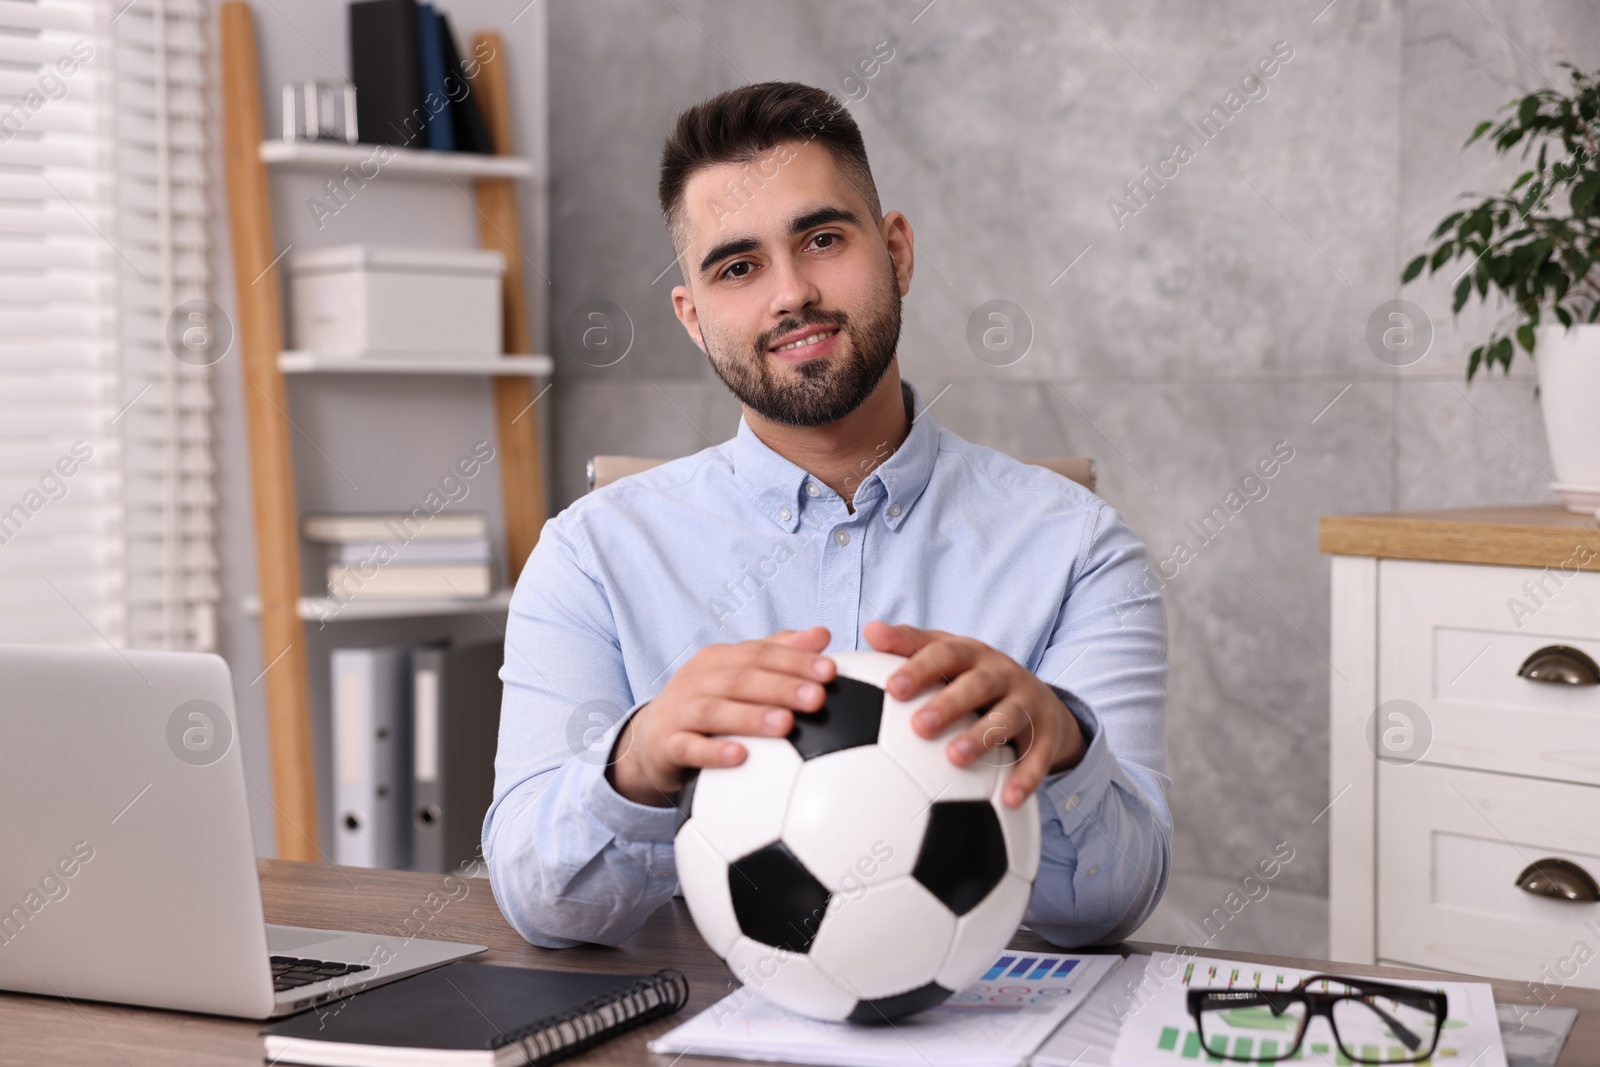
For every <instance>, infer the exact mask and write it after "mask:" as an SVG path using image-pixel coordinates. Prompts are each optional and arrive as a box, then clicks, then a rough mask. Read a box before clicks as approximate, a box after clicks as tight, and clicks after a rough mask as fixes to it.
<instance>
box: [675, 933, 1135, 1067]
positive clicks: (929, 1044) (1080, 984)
mask: <svg viewBox="0 0 1600 1067" xmlns="http://www.w3.org/2000/svg"><path fill="white" fill-rule="evenodd" d="M1121 962H1122V961H1121V957H1119V956H1114V955H1107V956H1084V955H1043V954H1039V953H1019V952H1007V953H1005V954H1004V955H1002V956H1001V957H1000V958H999V959H997V960H996V961H995V964H994V966H993V967H991V968H990V969H989V971H988V973H987V974H985V975H984V976H983V977H982V978H981V979H979V980H978V981H977V982H975V983H973V984H972V985H971V986H969V987H967V988H966V989H964V990H962V991H961V992H960V993H957V994H956V995H955V996H953V997H951V998H950V999H949V1000H947V1001H945V1003H943V1004H941V1005H940V1006H939V1007H937V1008H933V1009H931V1010H929V1011H925V1012H920V1013H918V1014H916V1015H911V1016H908V1017H906V1018H904V1019H897V1020H896V1021H895V1022H894V1023H892V1024H890V1025H886V1026H858V1025H854V1024H851V1023H825V1022H818V1021H817V1020H815V1019H808V1018H805V1017H804V1016H801V1015H795V1014H793V1013H792V1012H788V1011H785V1010H784V1009H783V1008H780V1007H778V1006H776V1005H775V1004H772V1003H770V1002H768V1001H766V1000H763V999H762V998H761V996H760V995H759V994H757V993H755V992H753V991H751V990H749V989H740V990H739V991H737V992H735V993H733V994H732V995H731V996H728V997H725V998H724V999H722V1000H721V1001H719V1002H717V1003H716V1004H713V1005H712V1006H711V1007H710V1008H708V1009H707V1010H706V1011H703V1012H701V1013H700V1014H699V1015H697V1016H695V1017H694V1018H693V1019H691V1020H689V1021H688V1022H687V1023H684V1024H683V1025H682V1026H680V1027H678V1028H677V1029H675V1030H672V1031H670V1032H669V1033H667V1034H665V1035H663V1036H662V1037H660V1038H657V1039H656V1040H654V1041H652V1042H650V1051H651V1052H658V1053H663V1054H667V1055H678V1054H682V1053H693V1054H695V1055H700V1056H732V1057H735V1058H737V1059H747V1060H780V1061H785V1062H793V1063H818V1064H828V1065H838V1067H900V1065H906V1067H1015V1065H1017V1064H1021V1063H1023V1062H1024V1061H1025V1060H1026V1059H1027V1058H1028V1056H1029V1055H1030V1054H1031V1053H1032V1052H1033V1051H1034V1049H1036V1048H1038V1047H1039V1044H1040V1043H1041V1042H1042V1041H1044V1039H1045V1038H1046V1037H1048V1036H1049V1034H1050V1032H1051V1031H1052V1030H1054V1029H1055V1028H1056V1027H1057V1026H1059V1025H1060V1023H1061V1020H1062V1019H1064V1018H1066V1017H1067V1016H1068V1015H1070V1014H1071V1013H1072V1012H1073V1010H1074V1009H1076V1008H1077V1007H1078V1006H1079V1005H1080V1004H1082V1003H1083V1002H1084V1000H1085V999H1086V998H1087V997H1088V995H1089V993H1090V991H1092V990H1093V989H1094V987H1095V986H1096V985H1098V984H1099V983H1100V982H1101V980H1102V979H1104V978H1105V977H1106V975H1108V974H1110V973H1111V971H1112V969H1113V968H1114V967H1115V966H1116V965H1117V964H1119V963H1121Z"/></svg>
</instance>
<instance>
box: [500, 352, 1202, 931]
mask: <svg viewBox="0 0 1600 1067" xmlns="http://www.w3.org/2000/svg"><path fill="white" fill-rule="evenodd" d="M901 386H902V393H903V394H904V396H905V398H906V403H907V410H908V411H910V412H915V417H914V419H913V422H912V424H911V431H910V434H909V435H908V436H907V437H906V440H905V441H904V442H903V443H902V444H901V445H900V447H899V448H898V449H895V450H894V451H893V453H892V454H890V453H889V446H888V443H887V442H885V444H884V447H883V448H882V449H881V455H882V456H886V457H887V458H883V459H882V462H881V463H879V464H878V466H876V467H871V462H872V461H869V462H868V463H867V464H866V466H867V467H869V468H870V469H868V470H864V471H863V473H862V476H861V478H860V479H859V484H858V485H857V486H856V488H855V493H854V497H853V501H854V505H855V511H854V513H853V514H852V513H851V512H850V511H849V510H847V508H846V506H845V501H844V499H843V498H841V497H840V496H839V495H838V494H837V493H835V492H834V491H833V490H832V489H829V488H828V487H827V486H826V485H823V484H822V483H821V482H819V481H816V480H815V479H813V478H812V477H811V476H810V475H809V474H808V473H807V472H806V471H805V470H803V469H802V468H800V467H798V466H796V465H795V464H793V463H791V462H790V461H789V460H787V459H785V458H783V457H782V456H780V455H779V454H778V453H776V452H774V451H773V450H772V449H771V448H769V447H767V445H765V444H764V443H762V441H761V439H760V438H758V437H757V436H756V435H755V433H754V432H753V431H752V430H751V429H750V427H749V425H748V424H747V423H746V422H745V420H744V419H743V418H742V417H741V419H740V420H739V430H738V433H737V434H736V435H735V436H734V437H733V438H732V439H731V440H729V441H726V442H724V443H722V444H720V445H717V446H715V447H711V448H706V449H703V450H702V451H700V452H697V453H695V454H694V455H692V456H686V457H684V458H682V459H678V460H673V461H671V462H668V463H664V464H662V465H661V466H658V467H655V468H653V469H651V470H649V471H646V472H644V473H642V474H636V475H633V476H631V477H628V478H623V479H621V480H619V481H617V482H615V483H613V484H611V485H609V486H606V487H604V488H602V489H599V490H597V491H595V492H592V493H590V494H588V495H587V496H585V497H583V498H582V499H580V500H578V501H576V502H575V503H573V504H572V505H571V506H570V507H568V508H567V509H566V510H564V511H562V512H561V514H559V515H557V516H556V517H555V518H553V519H551V520H550V521H548V522H547V523H545V526H544V529H543V532H542V533H541V534H540V537H539V542H538V545H537V546H536V547H535V548H534V550H533V553H532V554H531V555H530V556H529V558H528V561H527V564H526V566H525V567H524V568H523V571H522V575H521V577H520V578H519V579H518V581H517V586H516V590H515V592H514V593H513V595H512V598H511V609H510V616H509V619H508V621H507V626H506V660H505V665H504V666H503V667H502V668H501V670H500V678H501V680H502V681H503V682H504V683H505V697H504V702H503V705H502V709H501V716H500V747H499V752H498V754H497V755H496V757H495V782H494V802H493V804H492V806H491V807H490V809H489V812H488V815H487V817H486V818H485V819H484V828H483V847H484V856H485V858H486V859H487V861H488V866H489V876H490V879H491V882H492V885H493V888H494V895H495V899H496V900H497V901H499V904H500V909H501V911H503V912H504V913H505V916H506V918H507V920H508V921H510V923H511V925H512V926H514V927H515V928H516V929H517V931H518V932H520V933H521V934H522V936H523V937H525V938H527V939H528V940H529V941H531V942H533V943H534V944H536V945H545V946H550V947H566V946H570V945H575V944H580V943H583V942H598V943H601V944H608V945H614V944H617V943H619V942H621V941H623V940H624V939H626V938H627V937H628V936H629V935H631V934H632V933H634V931H636V930H638V929H639V927H640V926H641V925H642V924H643V923H644V921H645V920H646V919H647V918H648V917H649V916H650V913H651V912H653V911H655V910H656V908H658V907H660V906H661V905H662V904H663V903H665V902H666V901H667V900H668V899H669V898H670V897H671V896H672V894H673V891H674V890H675V889H676V888H677V882H678V880H677V873H676V869H675V867H674V864H673V848H672V838H673V832H674V829H675V824H676V819H677V812H676V811H675V810H674V809H672V808H656V807H648V806H645V805H641V804H637V803H634V802H633V801H630V800H628V799H626V798H625V797H623V796H621V795H620V794H619V793H617V791H616V790H615V789H614V788H613V787H612V786H611V784H610V783H609V782H608V780H607V779H606V776H605V760H606V759H607V758H608V757H609V753H610V751H611V743H612V740H613V739H614V738H615V736H616V735H617V733H618V731H619V730H620V728H621V725H622V723H623V722H624V721H625V720H626V717H627V716H628V715H631V714H632V713H633V712H634V711H635V710H637V709H638V708H639V707H640V706H641V705H643V704H644V703H646V702H647V701H649V700H650V699H651V698H652V697H654V696H655V695H656V694H657V693H658V692H659V691H660V690H661V688H662V686H664V685H665V684H666V682H667V680H668V679H669V678H670V677H671V676H672V673H673V672H674V671H675V670H677V669H678V668H679V667H681V666H682V665H683V664H684V663H685V662H686V661H688V660H689V659H690V658H691V657H692V656H693V655H694V653H695V652H696V651H697V650H698V649H700V648H702V647H704V646H706V645H710V644H731V643H735V642H739V641H747V640H752V639H755V638H764V637H768V636H770V635H771V634H773V633H774V632H776V631H778V630H784V629H794V630H803V629H806V628H807V627H810V626H814V625H817V624H819V623H820V624H821V625H823V626H826V627H827V628H828V630H829V632H830V635H831V638H832V640H831V643H830V644H829V646H828V649H827V651H828V652H840V651H846V650H852V649H869V648H870V647H871V646H870V645H869V644H868V643H867V641H866V639H865V638H864V637H862V633H861V631H862V627H863V626H865V625H866V623H868V622H871V621H872V620H874V619H883V620H886V621H889V622H893V623H900V624H908V625H911V626H917V627H924V628H930V629H938V630H946V631H949V632H951V633H956V634H962V635H965V636H969V637H974V638H977V639H978V640H980V641H982V642H984V643H985V644H988V645H990V646H992V647H993V648H996V649H998V650H1000V651H1001V652H1004V653H1005V654H1006V655H1008V656H1010V657H1011V658H1012V659H1014V660H1016V661H1017V662H1018V663H1020V664H1022V665H1023V666H1025V667H1026V668H1028V669H1029V670H1030V671H1032V672H1034V674H1036V675H1037V676H1038V677H1039V678H1041V679H1043V680H1044V681H1045V682H1047V683H1049V684H1050V685H1051V686H1052V688H1053V689H1054V690H1055V692H1056V693H1057V695H1058V696H1060V697H1061V698H1062V700H1063V701H1064V702H1065V703H1066V705H1067V707H1069V708H1070V709H1071V711H1072V713H1073V714H1074V715H1075V716H1076V717H1077V719H1078V722H1079V723H1080V724H1081V726H1082V727H1083V730H1084V734H1085V736H1086V737H1088V738H1089V739H1090V740H1089V745H1088V752H1087V754H1086V755H1085V756H1084V758H1083V760H1082V762H1080V763H1079V764H1078V765H1077V766H1076V767H1074V768H1072V769H1071V770H1068V771H1064V772H1062V773H1060V774H1055V775H1051V776H1050V777H1048V778H1046V779H1045V782H1044V785H1043V787H1042V788H1041V790H1040V794H1039V799H1040V804H1039V817H1040V821H1041V824H1042V826H1041V829H1042V842H1043V854H1042V857H1041V861H1040V865H1039V873H1038V877H1037V879H1036V881H1035V883H1034V889H1033V898H1032V900H1031V901H1030V902H1029V905H1028V911H1027V915H1026V917H1025V918H1024V922H1025V923H1026V924H1027V925H1028V926H1030V927H1031V928H1033V929H1034V930H1036V931H1038V932H1039V933H1040V934H1042V935H1043V936H1045V937H1047V938H1049V939H1050V940H1051V941H1052V942H1054V943H1056V944H1058V945H1063V946H1072V945H1085V944H1093V943H1097V942H1106V941H1115V940H1120V939H1121V938H1123V937H1126V936H1127V935H1128V934H1130V933H1132V932H1133V930H1135V929H1136V928H1137V927H1138V926H1139V924H1140V923H1142V922H1143V921H1144V920H1145V918H1146V917H1148V916H1149V914H1150V912H1151V911H1152V910H1153V909H1154V908H1155V905H1156V902H1157V901H1158V900H1159V899H1160V897H1161V893H1162V891H1163V890H1164V889H1165V887H1166V883H1167V874H1168V863H1169V860H1170V856H1171V842H1172V815H1171V812H1170V811H1169V810H1168V807H1167V801H1166V791H1167V787H1168V785H1169V784H1170V783H1171V779H1169V778H1168V777H1167V775H1166V773H1165V771H1166V729H1165V721H1166V678H1167V630H1166V615H1165V612H1164V609H1163V607H1162V603H1161V597H1160V593H1159V586H1158V585H1157V583H1155V581H1154V580H1153V578H1152V577H1151V575H1150V573H1149V565H1148V562H1147V557H1146V554H1145V547H1144V544H1143V543H1142V542H1141V541H1140V540H1139V538H1138V537H1137V536H1136V535H1135V534H1134V533H1133V532H1132V531H1131V530H1129V529H1128V527H1127V526H1126V525H1125V524H1124V523H1123V521H1122V519H1121V517H1120V516H1118V514H1117V513H1116V511H1114V510H1113V509H1112V508H1111V507H1110V506H1109V505H1107V504H1106V503H1105V501H1103V500H1101V499H1100V498H1099V497H1097V496H1095V495H1094V494H1093V493H1091V492H1090V491H1089V490H1087V489H1085V488H1083V487H1082V486H1080V485H1078V484H1077V483H1075V482H1072V481H1070V480H1068V479H1066V478H1064V477H1062V476H1061V475H1059V474H1055V473H1053V472H1051V471H1049V470H1046V469H1045V468H1043V467H1037V466H1032V465H1029V464H1025V463H1022V462H1019V461H1018V460H1015V459H1012V458H1011V457H1009V456H1007V455H1005V454H1004V453H1001V452H996V451H994V450H993V449H989V448H983V447H980V446H978V445H974V444H972V443H970V442H968V441H965V440H963V439H961V438H960V437H957V436H956V435H955V434H953V433H951V432H950V431H949V430H946V429H943V428H942V427H940V426H938V425H937V424H936V423H935V422H934V421H933V419H932V418H931V417H929V416H928V415H926V414H925V413H924V412H923V402H922V399H921V396H920V394H919V393H918V392H917V390H916V389H915V388H914V387H912V386H911V384H910V383H909V382H904V381H902V383H901Z"/></svg>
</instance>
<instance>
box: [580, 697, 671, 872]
mask: <svg viewBox="0 0 1600 1067" xmlns="http://www.w3.org/2000/svg"><path fill="white" fill-rule="evenodd" d="M645 703H646V701H640V702H639V703H638V704H635V705H634V706H633V707H631V708H629V709H628V712H627V714H625V715H623V716H622V718H620V719H618V720H617V721H616V723H615V724H614V725H613V726H612V727H611V729H610V730H608V731H607V732H606V735H605V737H604V738H603V739H602V741H601V743H599V744H596V745H595V746H594V747H593V748H588V749H585V750H584V751H583V752H580V753H579V754H578V759H579V760H580V762H581V763H582V767H581V768H580V769H579V771H578V775H579V781H580V787H579V795H580V796H581V797H582V798H583V806H584V810H585V811H587V812H588V813H589V814H591V815H592V816H593V817H594V818H596V819H598V820H599V821H600V824H601V825H602V826H604V827H605V828H606V829H607V830H610V831H611V833H612V834H613V835H614V836H615V837H616V838H617V839H618V840H621V841H650V842H665V841H671V840H672V839H673V837H674V836H676V834H677V832H678V809H677V808H676V807H671V808H657V807H652V806H651V805H649V804H640V803H638V802H637V801H633V800H629V799H628V798H627V797H625V796H623V795H622V794H621V793H619V792H617V790H616V787H615V786H613V785H612V784H611V780H610V779H609V778H607V777H606V768H607V767H608V766H609V765H610V761H611V753H612V752H613V750H614V749H615V748H616V744H617V737H618V735H620V734H621V733H622V730H623V728H624V727H626V726H627V724H628V720H629V719H631V718H633V716H634V713H635V712H637V711H638V710H639V709H640V708H641V707H643V706H644V705H645ZM602 752H603V753H605V755H606V758H605V759H594V758H587V759H586V758H584V757H586V756H590V755H591V754H598V753H602Z"/></svg>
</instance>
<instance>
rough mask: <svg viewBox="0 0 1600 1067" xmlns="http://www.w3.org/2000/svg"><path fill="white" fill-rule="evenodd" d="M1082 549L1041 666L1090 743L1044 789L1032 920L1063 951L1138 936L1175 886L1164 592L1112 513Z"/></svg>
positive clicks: (1104, 514)
mask: <svg viewBox="0 0 1600 1067" xmlns="http://www.w3.org/2000/svg"><path fill="white" fill-rule="evenodd" d="M1085 541H1086V543H1085V544H1084V546H1083V549H1082V552H1081V553H1080V556H1079V558H1080V560H1081V563H1080V567H1079V571H1078V573H1077V574H1075V575H1074V579H1073V581H1072V584H1071V587H1070V590H1069V592H1068V594H1067V597H1066V600H1065V603H1063V604H1062V607H1061V613H1060V616H1059V618H1058V620H1057V624H1056V627H1055V631H1054V633H1053V634H1052V635H1051V638H1050V642H1049V644H1048V646H1047V648H1046V649H1045V651H1044V654H1043V656H1042V657H1041V659H1040V662H1039V665H1038V666H1037V668H1036V669H1035V673H1036V674H1037V675H1038V676H1039V678H1041V679H1042V680H1043V681H1045V682H1046V683H1048V684H1049V685H1050V686H1051V688H1052V689H1053V690H1054V691H1055V693H1056V695H1057V696H1058V697H1059V698H1060V699H1061V701H1062V702H1063V703H1064V704H1065V705H1066V706H1067V708H1068V709H1069V710H1070V711H1071V712H1072V714H1073V716H1074V717H1075V718H1076V719H1077V720H1078V724H1079V726H1080V728H1082V730H1083V732H1084V736H1085V737H1086V738H1088V740H1089V746H1088V750H1087V752H1086V753H1085V755H1084V758H1083V759H1082V760H1081V761H1080V762H1079V763H1078V765H1077V766H1075V767H1073V768H1071V769H1069V770H1067V771H1063V772H1061V773H1059V774H1054V775H1051V776H1049V777H1048V778H1046V779H1045V781H1044V784H1043V786H1042V787H1041V788H1040V791H1039V811H1040V821H1041V824H1042V826H1041V829H1042V836H1041V842H1042V845H1041V849H1042V851H1041V857H1040V865H1039V874H1038V877H1037V879H1036V880H1035V882H1034V890H1033V899H1032V900H1031V901H1030V903H1029V907H1028V912H1027V915H1026V917H1025V919H1024V921H1025V922H1026V923H1027V924H1028V925H1029V926H1030V927H1031V928H1032V929H1034V930H1036V931H1037V932H1038V933H1039V934H1041V935H1042V936H1044V937H1046V938H1048V939H1049V940H1050V941H1052V942H1053V943H1055V944H1058V945H1063V946H1076V945H1088V944H1098V943H1108V942H1115V941H1119V940H1121V939H1123V938H1124V937H1127V936H1128V935H1129V934H1131V933H1132V932H1133V931H1134V930H1136V929H1137V928H1138V927H1139V925H1140V924H1141V923H1143V922H1144V920H1145V919H1147V918H1148V917H1149V915H1150V913H1151V912H1152V911H1154V910H1155V906H1156V904H1157V903H1158V902H1159V901H1160V899H1161V894H1162V892H1163V891H1164V890H1165V889H1166V884H1167V878H1168V874H1169V870H1168V868H1169V864H1170V860H1171V853H1172V813H1171V811H1170V809H1169V808H1168V805H1167V788H1168V786H1169V785H1170V784H1171V779H1170V778H1169V777H1168V776H1167V774H1166V762H1167V753H1166V694H1167V625H1166V613H1165V609H1164V607H1163V605H1162V601H1161V586H1160V583H1159V582H1157V581H1156V579H1155V576H1154V574H1153V573H1152V572H1151V571H1150V567H1149V563H1148V556H1147V553H1146V551H1145V547H1144V544H1143V542H1142V541H1140V539H1139V538H1138V536H1137V535H1136V534H1134V533H1133V531H1132V530H1130V529H1129V528H1128V527H1127V525H1126V524H1125V523H1124V522H1123V521H1122V519H1121V517H1120V516H1118V515H1117V513H1116V512H1115V511H1114V510H1113V509H1112V508H1111V507H1109V506H1107V505H1102V508H1101V511H1100V514H1099V515H1098V517H1097V519H1096V521H1095V522H1094V523H1093V524H1091V525H1090V526H1089V532H1088V534H1087V535H1086V538H1085Z"/></svg>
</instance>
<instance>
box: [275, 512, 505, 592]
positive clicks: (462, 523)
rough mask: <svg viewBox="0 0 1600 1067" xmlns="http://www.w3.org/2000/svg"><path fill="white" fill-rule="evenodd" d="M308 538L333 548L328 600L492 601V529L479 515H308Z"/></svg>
mask: <svg viewBox="0 0 1600 1067" xmlns="http://www.w3.org/2000/svg"><path fill="white" fill-rule="evenodd" d="M303 532H304V536H305V539H306V540H307V541H316V542H321V543H324V544H327V545H329V546H330V548H329V553H328V595H329V596H330V597H332V598H333V599H335V600H338V601H340V602H341V603H342V602H344V601H347V600H351V599H353V598H355V597H358V596H362V597H427V596H445V597H448V596H487V595H488V594H489V592H490V579H491V572H490V563H489V528H488V523H487V521H486V520H485V517H484V516H483V515H482V514H480V513H477V512H466V513H461V514H453V515H430V514H429V513H428V512H427V511H426V510H423V511H421V513H420V516H419V515H418V514H410V515H408V514H404V513H396V514H392V515H389V514H385V515H308V516H306V518H305V521H304V524H303Z"/></svg>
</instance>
